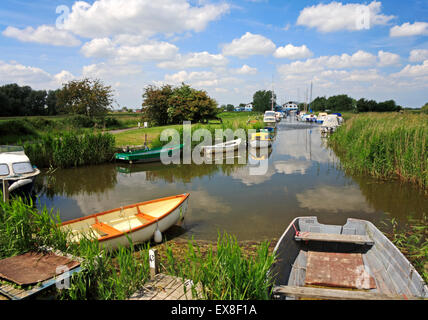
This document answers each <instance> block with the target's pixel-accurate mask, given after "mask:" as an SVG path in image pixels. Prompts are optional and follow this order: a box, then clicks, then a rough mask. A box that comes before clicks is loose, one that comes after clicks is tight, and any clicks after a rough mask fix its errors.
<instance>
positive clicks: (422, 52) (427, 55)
mask: <svg viewBox="0 0 428 320" xmlns="http://www.w3.org/2000/svg"><path fill="white" fill-rule="evenodd" d="M425 60H428V50H427V49H415V50H412V51H410V57H409V61H410V62H422V61H425Z"/></svg>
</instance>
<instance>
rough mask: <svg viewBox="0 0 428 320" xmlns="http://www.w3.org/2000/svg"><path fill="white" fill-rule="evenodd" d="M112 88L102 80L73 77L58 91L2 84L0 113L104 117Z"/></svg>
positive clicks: (10, 114)
mask: <svg viewBox="0 0 428 320" xmlns="http://www.w3.org/2000/svg"><path fill="white" fill-rule="evenodd" d="M112 102H113V90H112V88H111V87H110V86H106V85H104V84H103V83H102V82H101V80H99V79H88V78H86V79H82V80H73V81H70V82H68V83H66V84H64V85H63V87H62V88H61V89H57V90H49V91H46V90H34V89H32V88H31V87H30V86H22V87H21V86H19V85H17V84H15V83H14V84H6V85H3V86H0V116H1V117H17V116H55V115H60V114H81V115H85V116H88V117H97V116H104V115H106V114H107V113H108V111H109V110H111V104H112Z"/></svg>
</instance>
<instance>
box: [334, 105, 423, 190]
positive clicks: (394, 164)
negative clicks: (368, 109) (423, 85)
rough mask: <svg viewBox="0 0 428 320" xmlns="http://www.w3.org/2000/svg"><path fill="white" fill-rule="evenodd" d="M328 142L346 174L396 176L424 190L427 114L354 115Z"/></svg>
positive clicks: (387, 177)
mask: <svg viewBox="0 0 428 320" xmlns="http://www.w3.org/2000/svg"><path fill="white" fill-rule="evenodd" d="M329 145H330V146H331V147H332V148H333V150H334V151H335V153H336V155H338V157H339V158H340V161H341V165H342V166H343V168H344V169H345V170H346V171H347V172H349V173H352V174H370V175H372V176H374V177H378V178H381V179H390V178H395V179H400V180H403V181H407V182H411V183H414V184H416V185H418V186H419V187H420V188H422V189H423V190H425V191H426V192H428V161H427V159H428V115H425V114H411V113H367V114H358V115H355V116H353V117H350V118H349V119H348V120H347V121H346V122H345V124H344V125H343V126H342V127H340V128H339V129H338V130H337V132H336V133H335V134H333V135H331V137H330V139H329Z"/></svg>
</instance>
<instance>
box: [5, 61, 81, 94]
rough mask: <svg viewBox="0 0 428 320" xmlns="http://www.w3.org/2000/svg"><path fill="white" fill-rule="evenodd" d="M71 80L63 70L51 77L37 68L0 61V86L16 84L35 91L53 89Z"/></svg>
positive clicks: (70, 76) (71, 76)
mask: <svg viewBox="0 0 428 320" xmlns="http://www.w3.org/2000/svg"><path fill="white" fill-rule="evenodd" d="M72 79H74V76H73V75H72V74H71V73H70V72H68V71H65V70H63V71H61V72H59V73H58V74H55V75H52V74H50V73H48V72H46V71H44V70H42V69H40V68H37V67H31V66H24V65H22V64H19V63H16V62H11V63H6V62H4V61H0V84H7V83H17V84H19V85H21V86H22V85H28V86H31V87H33V88H35V89H55V88H58V87H60V86H61V85H62V83H64V82H66V81H69V80H72Z"/></svg>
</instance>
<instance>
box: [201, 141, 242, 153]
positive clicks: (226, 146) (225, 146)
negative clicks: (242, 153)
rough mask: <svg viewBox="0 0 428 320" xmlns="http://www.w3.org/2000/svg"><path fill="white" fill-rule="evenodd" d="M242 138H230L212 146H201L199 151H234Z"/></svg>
mask: <svg viewBox="0 0 428 320" xmlns="http://www.w3.org/2000/svg"><path fill="white" fill-rule="evenodd" d="M241 142H242V139H241V138H239V139H236V140H230V141H227V142H222V143H218V144H215V145H212V146H203V147H201V152H204V153H206V154H208V153H223V152H227V151H235V150H237V149H238V147H239V145H240V144H241Z"/></svg>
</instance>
